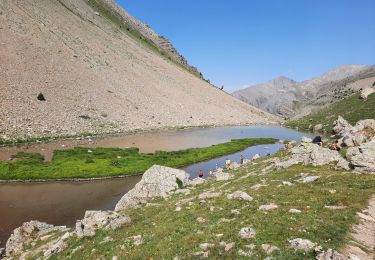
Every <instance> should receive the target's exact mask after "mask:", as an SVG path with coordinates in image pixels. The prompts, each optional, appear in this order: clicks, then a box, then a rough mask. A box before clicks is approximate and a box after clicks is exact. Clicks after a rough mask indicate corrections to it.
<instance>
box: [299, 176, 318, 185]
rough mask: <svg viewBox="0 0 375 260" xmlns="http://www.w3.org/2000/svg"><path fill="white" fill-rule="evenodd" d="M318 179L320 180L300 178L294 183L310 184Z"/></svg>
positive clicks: (312, 177)
mask: <svg viewBox="0 0 375 260" xmlns="http://www.w3.org/2000/svg"><path fill="white" fill-rule="evenodd" d="M319 178H320V176H306V177H302V178H300V179H298V180H296V182H299V183H310V182H314V181H316V180H318V179H319Z"/></svg>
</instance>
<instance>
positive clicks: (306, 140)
mask: <svg viewBox="0 0 375 260" xmlns="http://www.w3.org/2000/svg"><path fill="white" fill-rule="evenodd" d="M301 142H302V143H312V139H311V138H309V137H306V136H302V137H301Z"/></svg>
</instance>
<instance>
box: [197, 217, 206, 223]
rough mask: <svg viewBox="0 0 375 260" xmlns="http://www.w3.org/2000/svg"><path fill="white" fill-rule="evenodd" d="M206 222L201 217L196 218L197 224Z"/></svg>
mask: <svg viewBox="0 0 375 260" xmlns="http://www.w3.org/2000/svg"><path fill="white" fill-rule="evenodd" d="M206 221H207V220H206V219H205V218H203V217H198V218H197V222H198V223H204V222H206Z"/></svg>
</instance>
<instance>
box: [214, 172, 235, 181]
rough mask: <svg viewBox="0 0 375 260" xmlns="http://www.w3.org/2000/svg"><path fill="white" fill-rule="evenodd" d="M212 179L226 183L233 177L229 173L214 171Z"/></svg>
mask: <svg viewBox="0 0 375 260" xmlns="http://www.w3.org/2000/svg"><path fill="white" fill-rule="evenodd" d="M213 177H214V178H215V179H216V180H217V181H227V180H229V179H231V178H232V177H233V176H232V175H231V174H230V173H229V172H223V171H215V172H213Z"/></svg>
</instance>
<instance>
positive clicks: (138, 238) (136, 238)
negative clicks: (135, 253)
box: [126, 235, 143, 246]
mask: <svg viewBox="0 0 375 260" xmlns="http://www.w3.org/2000/svg"><path fill="white" fill-rule="evenodd" d="M126 240H127V241H133V243H134V245H136V246H139V245H141V244H142V242H143V239H142V236H141V235H137V236H131V237H128V238H127V239H126Z"/></svg>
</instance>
